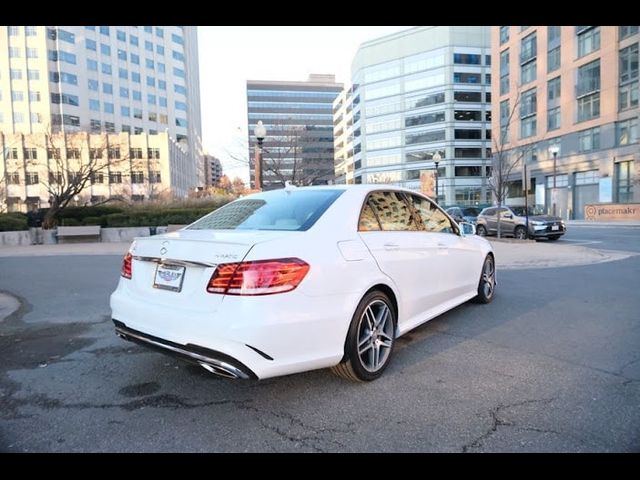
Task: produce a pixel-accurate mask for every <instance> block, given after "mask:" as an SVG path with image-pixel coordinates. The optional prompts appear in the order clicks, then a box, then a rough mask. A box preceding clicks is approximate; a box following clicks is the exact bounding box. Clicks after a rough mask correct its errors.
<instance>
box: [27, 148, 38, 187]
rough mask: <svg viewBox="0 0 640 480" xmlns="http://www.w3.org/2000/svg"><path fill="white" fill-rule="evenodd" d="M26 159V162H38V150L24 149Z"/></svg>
mask: <svg viewBox="0 0 640 480" xmlns="http://www.w3.org/2000/svg"><path fill="white" fill-rule="evenodd" d="M24 158H25V160H37V159H38V150H36V149H35V148H25V149H24ZM36 183H37V182H36Z"/></svg>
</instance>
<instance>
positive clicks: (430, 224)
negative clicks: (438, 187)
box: [407, 195, 456, 233]
mask: <svg viewBox="0 0 640 480" xmlns="http://www.w3.org/2000/svg"><path fill="white" fill-rule="evenodd" d="M407 197H409V199H410V201H411V204H412V205H413V207H414V208H415V209H416V211H417V212H418V214H419V215H420V218H421V220H422V223H423V224H424V229H425V230H426V231H427V232H437V233H456V231H455V229H454V228H453V225H452V224H451V221H450V220H449V217H447V216H446V215H445V214H444V212H443V211H442V210H440V209H439V208H437V207H436V206H435V205H434V204H433V203H432V202H431V201H429V200H427V199H426V198H423V197H419V196H418V195H407Z"/></svg>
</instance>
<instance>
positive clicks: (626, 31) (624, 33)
mask: <svg viewBox="0 0 640 480" xmlns="http://www.w3.org/2000/svg"><path fill="white" fill-rule="evenodd" d="M27 28H29V27H27ZM618 33H619V35H620V40H624V39H625V38H627V37H630V36H631V35H635V34H636V33H638V26H637V25H636V26H633V27H618Z"/></svg>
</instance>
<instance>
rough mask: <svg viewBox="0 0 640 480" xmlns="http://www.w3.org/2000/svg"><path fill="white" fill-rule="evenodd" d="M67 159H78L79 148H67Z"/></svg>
mask: <svg viewBox="0 0 640 480" xmlns="http://www.w3.org/2000/svg"><path fill="white" fill-rule="evenodd" d="M67 158H73V159H76V160H77V159H79V158H80V149H79V148H67Z"/></svg>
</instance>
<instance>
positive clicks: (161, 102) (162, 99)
mask: <svg viewBox="0 0 640 480" xmlns="http://www.w3.org/2000/svg"><path fill="white" fill-rule="evenodd" d="M158 105H160V106H161V107H166V106H167V97H158Z"/></svg>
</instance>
